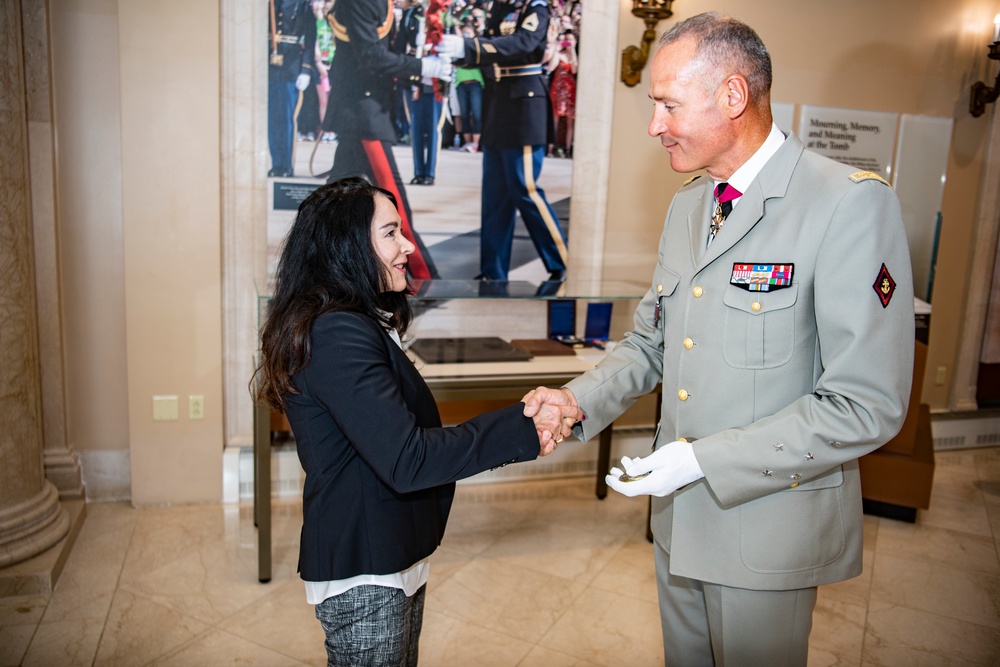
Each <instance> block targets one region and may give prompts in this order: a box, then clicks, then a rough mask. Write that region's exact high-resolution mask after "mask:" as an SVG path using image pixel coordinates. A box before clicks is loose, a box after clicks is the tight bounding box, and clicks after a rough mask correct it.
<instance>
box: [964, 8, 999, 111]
mask: <svg viewBox="0 0 1000 667" xmlns="http://www.w3.org/2000/svg"><path fill="white" fill-rule="evenodd" d="M987 57H988V58H989V59H990V60H1000V14H997V15H996V18H994V19H993V43H992V44H990V53H989V55H988V56H987ZM997 97H1000V72H997V80H996V81H995V82H994V83H993V87H992V88H990V87H989V86H987V85H986V84H985V83H983V82H982V81H976V82H975V83H974V84H972V96H971V97H970V98H969V113H971V114H972V117H973V118H978V117H979V116H982V115H983V114H984V113H986V105H987V104H992V103H993V102H996V101H997Z"/></svg>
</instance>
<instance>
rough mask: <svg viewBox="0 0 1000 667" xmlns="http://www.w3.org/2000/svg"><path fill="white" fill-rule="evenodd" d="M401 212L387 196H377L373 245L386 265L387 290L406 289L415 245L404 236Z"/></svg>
mask: <svg viewBox="0 0 1000 667" xmlns="http://www.w3.org/2000/svg"><path fill="white" fill-rule="evenodd" d="M401 224H402V223H401V221H400V218H399V213H398V212H397V211H396V207H395V206H393V205H392V202H391V201H389V200H388V199H386V198H385V197H382V196H379V195H376V196H375V215H374V216H372V245H373V246H374V247H375V254H376V255H378V257H379V259H381V260H382V263H383V264H384V265H385V270H384V271H383V274H384V275H385V280H386V285H385V287H384V291H386V292H402V291H403V290H405V289H406V262H407V258H408V257H409V254H410V253H411V252H413V249H414V246H413V244H412V243H410V242H409V241H407V240H406V237H404V236H403V229H402V226H401Z"/></svg>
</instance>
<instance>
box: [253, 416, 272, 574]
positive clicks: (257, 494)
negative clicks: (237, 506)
mask: <svg viewBox="0 0 1000 667" xmlns="http://www.w3.org/2000/svg"><path fill="white" fill-rule="evenodd" d="M253 461H254V475H253V505H254V522H255V523H256V525H257V580H258V581H260V583H262V584H266V583H267V582H269V581H271V410H270V408H268V407H267V406H264V405H257V406H255V407H254V413H253Z"/></svg>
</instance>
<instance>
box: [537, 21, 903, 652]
mask: <svg viewBox="0 0 1000 667" xmlns="http://www.w3.org/2000/svg"><path fill="white" fill-rule="evenodd" d="M770 89H771V58H770V56H769V55H768V53H767V49H766V48H765V47H764V44H763V43H762V42H761V41H760V38H759V37H758V36H757V34H756V33H755V32H754V31H753V30H752V29H751V28H750V27H749V26H747V25H745V24H743V23H741V22H739V21H736V20H735V19H732V18H729V17H725V16H720V15H718V14H715V13H709V14H700V15H698V16H694V17H692V18H690V19H687V20H686V21H684V22H682V23H679V24H677V25H676V26H674V27H673V28H672V29H671V30H669V31H668V32H667V33H666V34H665V35H664V36H663V37H662V38H661V40H660V46H659V48H658V50H657V52H656V54H655V56H654V57H653V58H652V61H651V63H650V86H649V92H650V95H649V96H650V98H651V99H652V100H653V118H652V120H651V122H650V124H649V134H650V135H652V136H656V137H659V139H660V142H661V144H662V145H663V147H664V148H665V149H666V150H667V152H668V153H669V154H670V166H671V167H672V168H673V169H674V170H675V171H678V172H694V171H700V170H702V169H704V170H705V172H707V177H705V176H702V177H698V178H694V179H691V180H690V181H689V182H688V183H687V184H685V185H684V186H683V187H682V188H681V189H680V191H679V192H678V193H677V194H676V195H675V196H674V199H673V201H672V202H671V205H670V209H669V211H668V213H667V219H666V221H665V222H664V228H663V233H662V236H661V238H660V246H659V261H658V263H657V265H656V268H655V269H654V271H653V280H652V284H651V288H650V290H649V291H648V292H647V293H646V296H645V297H644V298H643V300H642V302H641V303H640V304H639V306H638V308H637V309H636V312H635V318H634V324H633V330H632V332H631V334H630V335H628V336H627V337H626V338H625V339H624V340H623V341H622V342H621V343H619V344H618V345H617V346H615V348H614V350H613V351H611V352H610V353H609V354H608V356H607V357H606V358H605V359H604V361H602V362H601V363H600V364H599V365H598V366H597V368H596V369H594V370H593V371H590V372H588V373H585V374H584V375H582V376H581V377H579V378H577V379H575V380H573V381H571V382H569V383H568V384H567V385H566V386H565V387H563V388H562V389H559V390H555V389H546V388H544V387H542V388H539V389H537V390H535V391H534V392H533V393H532V394H530V395H529V396H528V397H526V399H527V403H528V405H527V406H526V410H525V413H526V414H528V415H529V416H530V414H532V410H533V408H534V406H536V405H537V404H538V403H539V402H542V401H544V402H552V403H556V404H563V405H579V407H580V408H582V409H583V412H584V414H585V415H586V420H585V421H581V422H579V423H578V424H577V425H576V427H575V429H574V432H575V433H576V434H577V435H578V436H579V437H581V439H588V438H591V437H593V435H594V434H596V433H599V432H600V431H601V430H602V429H603V428H605V427H606V426H608V425H610V424H611V422H613V421H614V420H615V418H617V417H618V415H619V414H620V413H621V412H622V411H624V410H625V409H626V408H627V407H628V406H629V405H631V404H632V403H634V402H635V400H636V399H637V398H638V397H639V396H641V395H643V394H646V393H648V392H650V391H652V390H653V389H654V388H655V387H656V385H657V383H661V382H662V385H663V403H662V411H661V413H660V423H659V426H658V428H657V432H656V435H655V436H654V443H653V446H654V448H655V449H654V451H653V452H652V453H651V454H650V455H649V456H646V457H643V458H638V459H629V458H628V457H625V458H623V459H622V469H621V470H620V469H617V468H613V469H612V470H611V474H610V475H608V484H609V485H610V486H611V487H612V488H614V489H615V490H617V491H619V492H621V493H624V494H626V495H630V496H633V495H645V494H649V495H651V496H653V498H652V520H651V527H652V530H653V536H654V538H655V546H654V558H655V562H656V574H657V585H658V590H659V597H660V616H661V620H662V626H663V627H662V630H663V639H664V653H665V661H666V664H668V665H685V666H688V665H712V664H726V665H727V666H729V665H768V666H769V667H774V666H780V665H804V664H806V658H807V655H808V639H809V630H810V628H811V624H812V612H813V608H814V606H815V603H816V588H817V587H818V586H820V585H822V584H828V583H833V582H837V581H842V580H844V579H849V578H851V577H855V576H857V575H859V574H860V573H861V556H862V533H863V520H862V507H861V481H860V477H859V473H858V461H857V459H858V458H859V457H860V456H863V455H865V454H867V453H869V452H871V451H873V450H875V449H877V448H878V447H880V446H881V445H882V444H884V443H885V442H886V441H888V440H889V439H891V438H892V437H893V436H895V435H896V433H897V432H898V431H899V428H900V426H901V425H902V423H903V418H904V416H905V414H906V408H907V403H908V398H909V394H910V383H911V379H912V368H913V326H914V324H913V282H912V278H911V274H910V258H909V251H908V246H907V243H906V235H905V232H904V230H903V222H902V217H901V214H900V208H899V201H898V200H897V198H896V195H895V193H893V191H892V189H891V188H890V187H889V185H888V184H887V183H886V182H885V181H883V180H882V179H881V178H880V177H879V176H878V175H876V174H873V173H870V172H857V171H854V169H853V168H852V167H849V166H847V165H844V164H841V163H839V162H834V161H833V160H830V159H828V158H825V157H822V156H820V155H817V154H815V153H812V152H810V151H807V150H805V147H804V146H803V145H802V142H801V141H800V140H799V139H798V138H797V137H795V136H794V135H788V136H785V135H784V134H783V133H782V132H781V131H780V130H779V129H778V128H777V127H776V126H775V125H774V124H773V122H772V119H771V101H770Z"/></svg>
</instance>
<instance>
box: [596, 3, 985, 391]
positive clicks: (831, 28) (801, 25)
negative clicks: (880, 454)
mask: <svg viewBox="0 0 1000 667" xmlns="http://www.w3.org/2000/svg"><path fill="white" fill-rule="evenodd" d="M620 7H621V14H620V22H619V28H620V44H621V45H622V46H624V45H627V44H636V43H638V40H639V37H640V35H641V32H642V29H643V24H642V22H641V21H639V20H638V19H636V18H634V17H632V16H631V13H630V11H629V8H630V7H631V2H627V1H626V0H622V1H621V2H620ZM710 10H717V11H720V12H723V13H729V14H732V15H733V16H735V17H737V18H740V19H742V20H744V21H746V22H747V23H749V24H750V25H751V26H753V27H754V28H755V29H756V30H757V32H758V33H759V34H760V36H761V38H762V39H763V40H764V43H765V44H766V45H767V46H768V49H769V50H770V52H771V57H772V60H773V64H774V86H773V100H774V101H775V102H784V103H789V104H817V105H826V106H835V107H846V108H857V109H869V110H874V111H891V112H897V113H909V114H923V115H930V116H946V117H952V118H954V119H955V129H954V135H953V137H952V151H951V155H950V160H949V164H948V179H947V183H946V186H945V193H944V202H943V205H942V208H943V210H942V217H943V224H942V230H941V238H940V247H939V254H938V264H937V273H936V284H935V287H934V296H935V298H934V303H933V316H932V318H931V320H932V327H931V344H930V353H929V359H928V363H927V365H928V368H931V369H936V368H937V367H939V366H944V367H946V368H947V369H948V374H947V377H948V379H947V381H946V383H945V385H943V386H935V385H934V378H933V375H934V373H928V377H927V378H926V381H925V384H924V389H923V400H924V401H925V402H927V403H929V404H930V405H931V407H932V408H934V409H944V408H947V407H948V405H949V394H950V391H951V384H952V375H951V370H952V369H953V367H954V365H955V361H956V353H957V348H958V341H959V336H960V329H961V325H962V321H963V313H964V305H965V295H966V290H967V288H968V280H969V276H968V271H967V268H968V266H969V264H970V258H971V250H972V238H973V236H972V235H973V229H974V227H973V221H974V219H975V213H976V205H977V202H978V201H979V196H978V193H979V188H980V181H981V178H982V173H983V152H984V149H985V143H986V137H987V133H988V129H989V123H990V116H989V114H992V113H994V110H993V108H992V107H991V108H990V110H989V111H988V115H986V116H983V117H981V118H978V119H977V118H972V117H971V116H970V115H969V113H968V101H969V86H970V84H971V83H972V82H973V81H975V80H976V79H977V78H980V79H986V77H987V72H989V74H990V77H989V78H988V79H986V80H987V81H989V82H992V76H993V75H995V71H996V65H995V63H992V62H991V61H988V60H987V59H986V57H985V54H986V44H987V42H988V41H989V37H990V35H991V31H992V20H993V16H994V14H995V13H996V11H997V5H996V3H995V2H987V1H985V0H954V1H953V2H949V3H943V2H940V0H912V1H905V2H904V1H903V0H894V1H891V2H871V1H870V0H845V1H844V2H839V3H825V2H818V1H816V0H812V1H810V2H791V1H790V0H759V1H758V2H754V3H752V5H748V3H746V2H745V1H739V0H716V1H714V2H708V1H707V0H678V1H677V2H675V3H674V11H675V14H674V17H673V18H672V19H671V20H669V21H664V22H662V23H661V24H660V26H659V28H658V32H659V33H660V34H662V33H663V32H664V31H666V30H667V29H669V27H670V25H672V24H673V23H675V22H676V21H678V20H683V19H685V18H688V17H690V16H693V15H695V14H698V13H700V12H703V11H710ZM585 46H586V45H585ZM991 65H992V66H991ZM648 83H649V76H648V68H647V71H644V72H643V80H642V82H641V83H640V84H639V85H638V86H636V87H635V88H627V87H625V86H624V85H623V84H621V83H617V84H616V86H615V109H614V130H613V136H612V148H611V163H612V168H611V174H612V176H611V182H610V184H609V192H608V225H607V234H606V239H605V240H606V243H605V250H606V255H605V260H606V277H609V278H625V277H637V276H648V275H649V274H650V272H651V270H652V267H653V264H654V263H655V261H656V257H655V248H656V244H655V241H656V239H657V238H658V236H659V233H660V230H661V225H662V221H663V216H664V215H665V213H666V209H667V205H668V203H669V200H670V197H671V196H672V194H673V192H674V191H676V189H677V188H678V187H679V186H680V184H681V183H682V182H683V181H684V180H685V179H686V176H684V175H681V174H675V173H673V172H671V170H670V167H669V163H668V161H667V158H666V155H665V153H664V151H663V150H662V149H661V147H660V145H659V142H658V141H657V140H655V139H652V138H650V137H649V136H648V135H647V134H646V126H647V124H648V122H649V114H650V111H651V109H652V107H651V103H650V101H649V98H648V88H647V86H648ZM995 187H1000V184H995Z"/></svg>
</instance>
